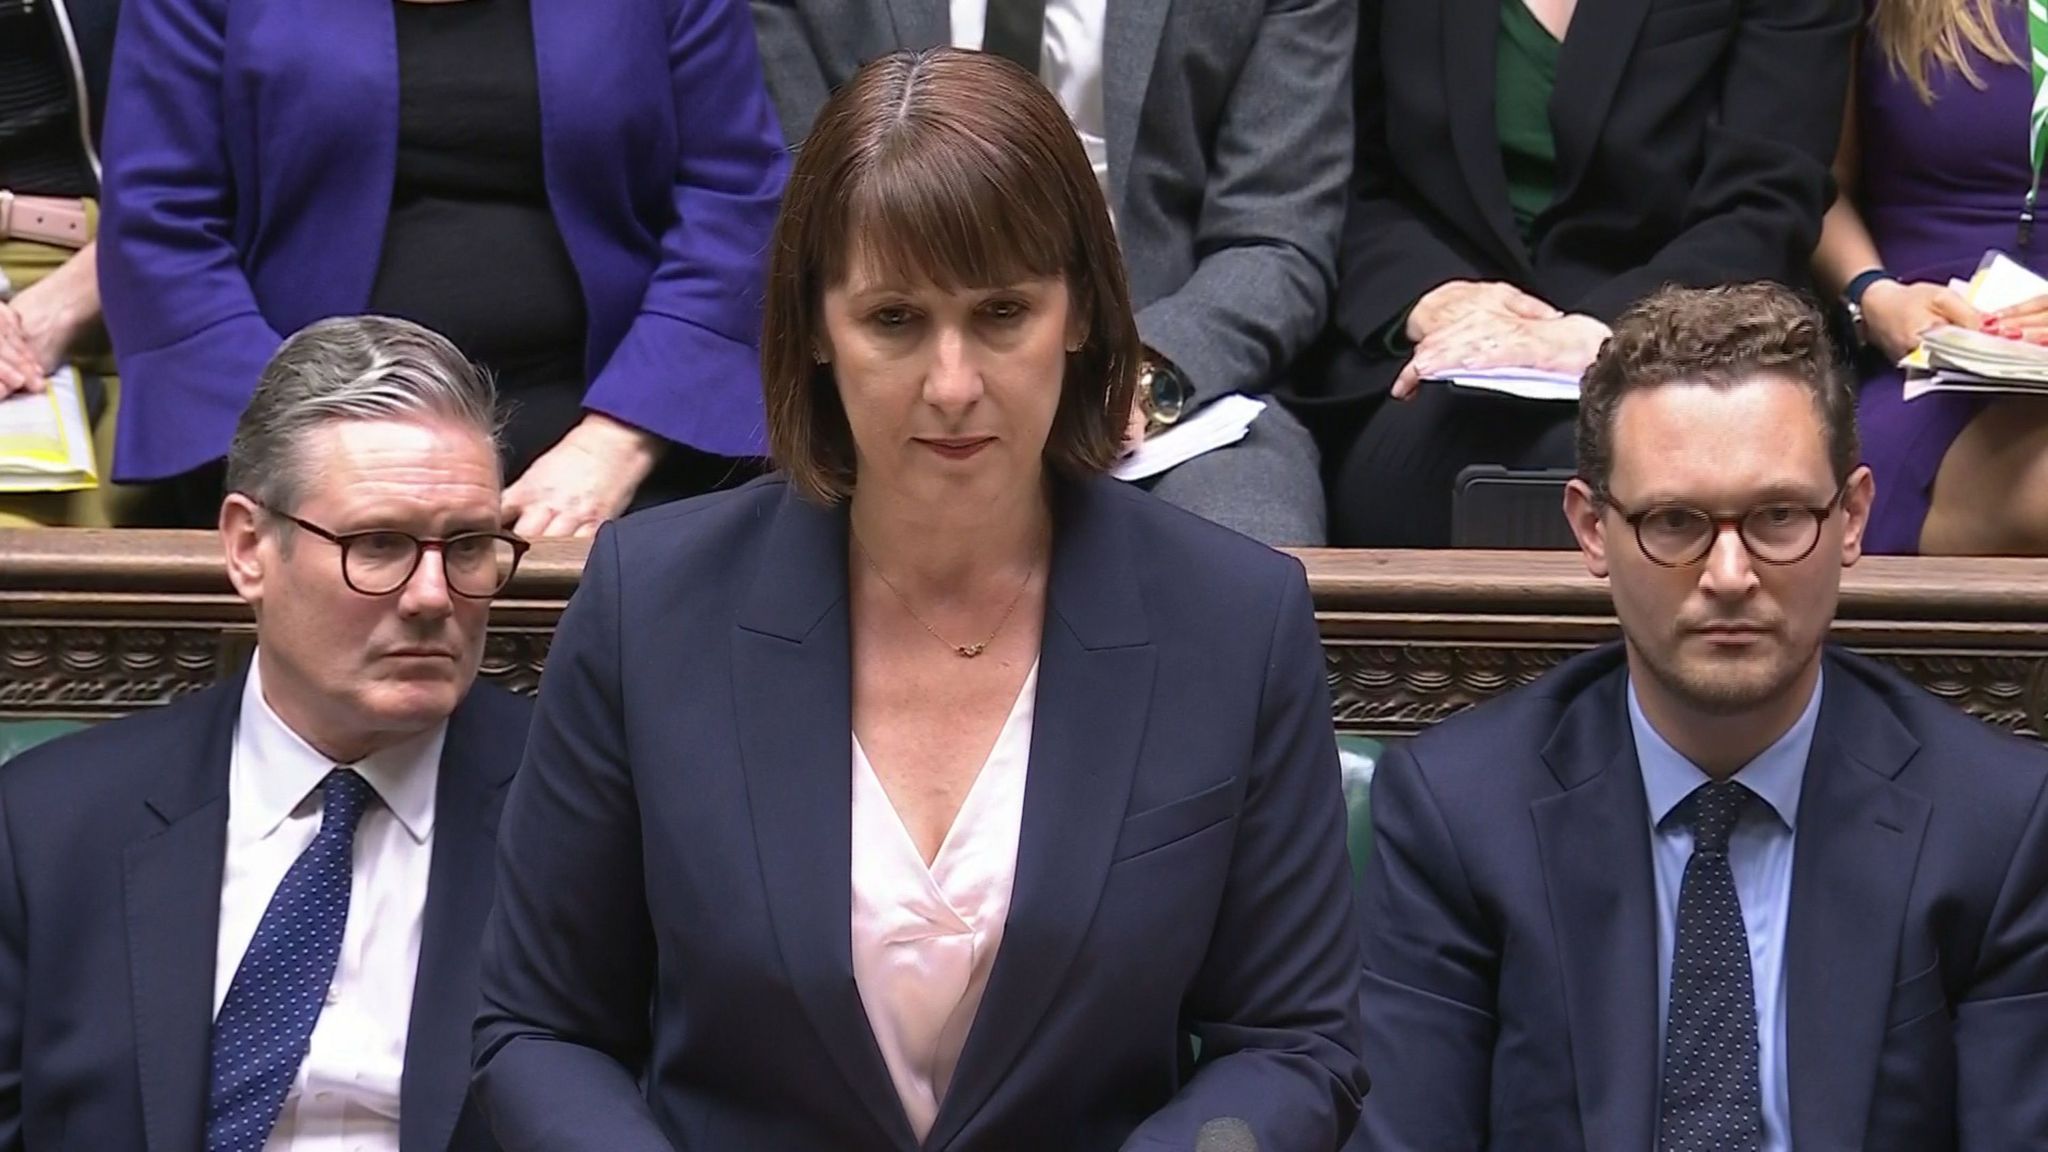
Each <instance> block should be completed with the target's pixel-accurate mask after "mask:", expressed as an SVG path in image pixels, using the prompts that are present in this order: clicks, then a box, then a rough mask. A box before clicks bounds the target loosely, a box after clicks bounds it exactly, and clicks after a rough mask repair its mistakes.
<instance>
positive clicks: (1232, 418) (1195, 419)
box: [1110, 394, 1266, 480]
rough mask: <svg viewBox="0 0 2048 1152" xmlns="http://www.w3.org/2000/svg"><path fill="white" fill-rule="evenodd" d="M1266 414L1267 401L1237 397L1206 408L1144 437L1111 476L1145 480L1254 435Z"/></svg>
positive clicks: (1223, 399) (1204, 406)
mask: <svg viewBox="0 0 2048 1152" xmlns="http://www.w3.org/2000/svg"><path fill="white" fill-rule="evenodd" d="M1265 410H1266V402H1265V401H1264V400H1255V399H1253V398H1252V397H1250V396H1239V395H1235V394H1233V395H1229V396H1225V397H1223V398H1222V399H1219V400H1217V401H1215V402H1213V403H1210V404H1204V405H1203V406H1202V407H1201V408H1200V409H1199V410H1197V411H1196V412H1195V413H1194V414H1193V415H1191V416H1188V417H1187V418H1186V419H1183V420H1182V421H1180V423H1178V424H1175V425H1174V426H1173V427H1171V428H1168V429H1165V430H1164V431H1161V432H1156V433H1154V434H1152V435H1150V436H1147V437H1145V441H1144V443H1142V444H1140V445H1138V450H1137V451H1135V452H1133V453H1131V454H1130V455H1129V456H1126V457H1124V458H1123V460H1122V461H1121V462H1119V463H1118V464H1117V466H1116V467H1115V468H1114V469H1113V470H1111V472H1110V475H1112V476H1115V477H1116V478H1117V479H1119V480H1143V479H1145V478H1146V477H1149V476H1157V475H1159V474H1160V473H1161V472H1164V471H1166V470H1167V469H1168V468H1172V467H1175V466H1176V465H1180V464H1185V463H1187V462H1188V461H1190V460H1193V459H1194V458H1195V457H1197V456H1200V455H1201V454H1202V453H1204V452H1214V451H1215V450H1216V449H1218V448H1222V447H1224V446H1225V445H1228V444H1235V443H1237V442H1238V441H1239V440H1242V439H1244V438H1245V437H1246V436H1247V435H1249V434H1250V433H1251V430H1252V421H1254V420H1257V419H1258V418H1259V413H1261V412H1264V411H1265Z"/></svg>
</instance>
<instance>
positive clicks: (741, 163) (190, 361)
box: [100, 0, 788, 480]
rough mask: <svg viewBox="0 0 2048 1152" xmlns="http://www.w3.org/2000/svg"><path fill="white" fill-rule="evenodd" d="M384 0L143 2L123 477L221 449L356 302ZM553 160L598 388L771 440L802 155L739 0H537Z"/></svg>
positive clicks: (679, 437) (136, 80)
mask: <svg viewBox="0 0 2048 1152" xmlns="http://www.w3.org/2000/svg"><path fill="white" fill-rule="evenodd" d="M392 2H393V0H235V2H234V3H232V4H231V3H229V0H128V3H126V4H124V5H123V7H122V12H121V29H120V35H119V39H118V42H117V46H116V49H115V57H114V72H113V79H112V83H111V90H110V93H109V96H108V113H107V126H106V142H105V150H104V165H105V197H104V200H105V205H106V207H105V216H104V219H103V221H102V223H101V230H100V290H101V294H102V296H103V298H104V303H105V310H106V317H107V327H108V330H109V331H110V333H111V334H112V336H113V339H114V347H115V352H116V354H117V356H118V359H119V364H120V369H121V380H122V389H121V415H120V424H119V428H118V432H117V446H116V451H115V468H114V473H115V478H116V479H119V480H149V479H157V478H161V477H166V476H173V475H176V474H178V473H181V472H185V471H188V470H190V469H192V468H196V467H198V466H200V465H202V464H205V463H207V462H209V461H212V460H215V459H218V458H219V457H221V456H223V455H225V454H226V452H227V447H228V441H229V438H230V437H231V435H232V434H233V431H234V426H235V421H236V419H237V418H238V417H239V416H240V415H241V412H242V408H243V406H244V404H246V403H247V401H248V398H249V395H250V393H251V392H252V391H253V390H254V388H255V385H256V380H257V377H258V376H259V374H260V373H261V371H262V368H263V365H264V363H265V362H266V361H267V360H268V359H269V358H270V355H271V354H272V353H273V352H274V351H276V349H277V347H278V345H279V343H280V342H281V341H282V335H283V334H287V333H290V332H293V331H295V330H297V329H298V328H300V327H302V326H304V325H305V324H308V323H310V322H312V321H314V320H318V319H321V318H323V317H327V316H336V315H346V314H351V313H357V312H361V311H362V310H363V309H364V308H365V307H366V306H367V304H368V301H369V299H370V291H371V286H372V284H373V283H374V281H375V279H376V274H377V264H378V260H379V256H380V253H381V250H382V245H383V237H384V227H385V221H386V218H387V216H388V214H389V210H390V205H391V188H392V181H393V178H394V173H395V172H396V168H397V156H398V49H397V33H396V29H395V27H394V20H393V16H392ZM533 22H534V42H535V55H536V57H537V67H538V72H539V77H540V101H541V121H542V132H541V136H542V156H543V161H544V168H545V171H546V178H547V191H548V197H549V200H550V203H551V204H552V205H553V207H554V212H555V218H556V221H557V224H558V226H559V227H560V229H561V232H562V239H563V242H564V243H565V245H566V246H567V248H568V250H569V257H570V259H571V261H572V262H573V263H574V264H575V267H576V272H577V276H578V278H579V280H580V281H581V282H582V288H583V297H584V303H585V306H586V309H587V311H588V314H589V317H590V320H589V324H590V329H589V333H588V341H587V353H586V355H587V362H586V366H585V367H586V371H587V372H588V375H589V381H590V384H589V390H588V392H587V393H586V394H585V404H586V406H587V407H589V408H592V409H595V410H597V411H600V412H604V413H606V414H608V415H611V416H615V417H617V418H619V419H620V420H624V421H626V422H627V423H630V424H634V425H637V426H639V427H641V428H645V429H648V430H650V431H653V432H656V433H659V434H660V435H662V436H664V437H666V438H668V439H670V440H673V441H677V442H680V443H685V444H690V445H693V446H695V447H697V448H701V449H703V450H705V451H709V452H716V453H721V454H725V455H751V454H756V453H759V452H760V451H761V450H762V446H763V443H764V427H763V421H762V411H761V386H760V367H759V357H758V352H757V349H758V346H759V340H760V309H761V288H762V281H763V279H764V276H765V272H766V251H767V246H768V238H769V233H770V231H771V229H772V228H773V225H774V220H775V212H776V207H777V204H778V202H779V201H780V198H781V195H782V186H783V181H784V180H785V178H786V176H787V172H788V164H787V157H786V154H785V149H784V146H783V141H782V133H781V129H780V128H779V127H778V126H777V123H776V119H775V112H774V108H773V106H772V105H771V104H770V103H769V100H768V95H767V90H766V88H765V87H764V85H763V82H762V79H761V65H760V59H759V57H758V55H757V54H756V52H755V48H754V32H753V25H752V22H751V21H750V19H749V17H748V14H747V9H746V6H745V5H744V4H742V3H740V2H739V0H534V3H533Z"/></svg>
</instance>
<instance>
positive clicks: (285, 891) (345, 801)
mask: <svg viewBox="0 0 2048 1152" xmlns="http://www.w3.org/2000/svg"><path fill="white" fill-rule="evenodd" d="M320 791H321V793H322V797H323V799H322V808H321V813H320V831H319V833H318V834H317V835H315V836H314V837H313V842H312V843H311V844H308V845H307V846H306V850H305V851H304V852H301V853H299V858H298V859H297V860H294V861H292V866H291V869H290V871H287V872H286V873H285V874H284V880H283V881H282V882H280V883H279V884H278V886H277V892H276V893H275V894H274V895H272V896H271V898H270V906H269V907H268V908H265V909H264V910H263V920H262V922H261V923H259V924H257V926H256V936H255V938H254V939H253V940H251V941H250V943H249V951H248V952H246V953H245V954H243V956H242V964H241V967H239V968H237V969H235V979H234V983H232V984H230V985H228V995H227V999H226V1000H225V1001H223V1002H222V1003H221V1006H220V1015H219V1016H218V1017H216V1018H215V1019H214V1022H213V1087H212V1091H211V1092H210V1093H209V1096H208V1100H207V1105H206V1152H261V1149H262V1148H263V1143H264V1141H265V1140H268V1139H269V1138H270V1129H271V1128H272V1126H274V1125H275V1124H276V1123H277V1114H278V1111H279V1110H280V1109H282V1108H283V1107H284V1098H285V1093H286V1092H287V1091H289V1090H290V1088H291V1085H292V1080H293V1079H294V1078H295V1077H297V1076H298V1074H299V1065H300V1063H302V1062H303V1061H304V1060H305V1058H306V1046H307V1044H308V1043H310V1042H311V1041H312V1038H313V1022H314V1021H315V1020H318V1019H319V1018H320V1007H321V1005H322V1004H324V1003H325V1002H326V1000H327V991H328V987H329V985H331V984H333V983H334V966H335V963H336V961H338V960H339V959H340V957H341V934H342V929H344V928H346V927H347V926H348V899H349V878H350V875H351V873H352V872H353V871H354V864H355V851H354V848H355V839H356V822H357V821H359V820H361V819H362V816H363V810H364V809H365V808H367V807H369V804H370V797H371V796H372V795H373V793H372V792H371V790H370V785H369V783H368V782H366V781H365V780H364V779H363V778H362V777H361V776H358V775H356V774H355V773H354V772H353V771H350V770H349V769H347V768H337V769H335V770H334V771H332V772H330V773H328V774H327V779H326V780H324V781H322V782H321V785H320Z"/></svg>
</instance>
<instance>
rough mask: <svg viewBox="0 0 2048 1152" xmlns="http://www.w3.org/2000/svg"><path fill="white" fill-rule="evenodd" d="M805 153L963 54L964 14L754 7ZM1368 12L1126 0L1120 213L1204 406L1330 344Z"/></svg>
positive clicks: (1159, 318) (893, 7)
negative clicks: (953, 30) (897, 82)
mask: <svg viewBox="0 0 2048 1152" xmlns="http://www.w3.org/2000/svg"><path fill="white" fill-rule="evenodd" d="M751 3H752V6H753V10H754V27H755V31H756V34H757V35H758V37H759V39H760V45H761V63H762V66H763V67H764V68H765V69H766V71H767V74H768V88H769V92H770V94H771V95H773V96H774V98H775V107H776V110H777V112H779V113H780V114H781V116H782V126H783V131H784V133H785V134H786V135H787V137H788V138H789V139H790V140H791V141H800V140H802V139H803V137H804V136H805V135H806V134H807V133H808V132H809V131H810V125H811V120H812V119H813V118H814V117H815V116H816V115H817V112H818V109H819V108H820V107H821V106H822V105H823V104H824V102H825V97H826V94H827V93H829V92H830V91H831V89H832V88H833V87H834V86H835V85H837V84H840V83H841V82H843V81H845V80H846V79H847V78H848V77H850V76H852V75H853V73H854V71H855V70H856V69H858V68H859V67H860V65H861V64H862V63H864V62H866V61H868V60H870V59H873V58H874V57H876V56H879V55H882V54H883V53H885V52H889V51H893V50H895V49H898V48H929V47H933V46H935V45H939V44H945V43H949V42H950V41H951V39H952V37H951V34H950V26H951V20H950V14H949V8H950V5H949V4H948V0H751ZM1357 24H1358V0H1263V2H1261V0H1109V10H1108V30H1107V32H1106V33H1105V36H1104V41H1105V43H1104V45H1103V76H1102V86H1103V93H1102V101H1103V114H1104V120H1105V121H1106V122H1107V130H1106V132H1105V136H1106V137H1107V139H1108V144H1109V193H1110V195H1109V200H1110V207H1111V209H1112V210H1113V211H1114V212H1115V213H1116V222H1117V234H1118V238H1119V239H1120V240H1121V241H1122V244H1123V250H1124V261H1125V263H1126V265H1127V267H1128V269H1129V273H1130V278H1131V293H1132V297H1133V302H1134V303H1135V304H1136V306H1137V308H1138V331H1139V334H1140V335H1142V336H1143V337H1144V340H1145V343H1146V345H1147V346H1148V347H1150V348H1152V349H1153V350H1154V351H1156V352H1158V353H1159V354H1160V355H1162V356H1165V357H1166V358H1167V359H1168V360H1171V361H1172V362H1173V363H1174V364H1175V365H1176V366H1177V367H1179V368H1180V370H1181V372H1182V373H1184V374H1185V375H1186V376H1187V378H1188V381H1189V383H1190V384H1192V385H1193V387H1194V390H1195V397H1196V399H1197V401H1207V400H1210V399H1213V398H1215V397H1217V396H1221V395H1224V394H1226V393H1230V392H1263V391H1266V390H1267V389H1268V388H1269V387H1271V386H1272V385H1273V383H1274V377H1275V376H1276V375H1277V374H1278V373H1279V372H1280V370H1281V369H1283V368H1285V367H1286V366H1287V364H1288V362H1289V361H1291V360H1293V359H1294V357H1295V356H1296V355H1298V354H1299V353H1300V352H1301V351H1302V350H1303V349H1304V348H1306V347H1307V346H1308V344H1309V342H1310V341H1311V340H1312V339H1314V337H1315V335H1316V333H1317V332H1318V331H1320V330H1321V328H1322V325H1323V319H1324V316H1325V315H1326V313H1327V312H1328V308H1329V302H1330V296H1331V293H1332V292H1333V291H1335V284H1336V277H1337V264H1336V262H1337V244H1338V239H1339V237H1340V235H1341V234H1342V232H1343V228H1344V210H1345V187H1346V184H1347V182H1348V181H1349V179H1350V176H1351V152H1352V147H1353V138H1352V137H1353V133H1352V117H1353V114H1354V113H1353V107H1352V100H1351V59H1352V54H1353V51H1354V49H1355V47H1356V41H1357V31H1356V30H1357Z"/></svg>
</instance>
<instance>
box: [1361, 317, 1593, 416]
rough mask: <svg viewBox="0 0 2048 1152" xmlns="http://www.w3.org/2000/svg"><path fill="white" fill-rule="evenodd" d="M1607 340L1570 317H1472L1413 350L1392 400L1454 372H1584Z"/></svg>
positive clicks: (1588, 323) (1587, 321) (1589, 321)
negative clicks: (1535, 369) (1520, 369)
mask: <svg viewBox="0 0 2048 1152" xmlns="http://www.w3.org/2000/svg"><path fill="white" fill-rule="evenodd" d="M1609 335H1610V333H1609V331H1608V328H1607V325H1605V324H1602V323H1601V322H1600V321H1598V320H1595V319H1594V318H1592V317H1591V316H1584V315H1579V314H1576V313H1575V314H1572V315H1565V316H1558V317H1555V318H1553V319H1547V320H1532V319H1528V318H1526V317H1520V316H1504V315H1500V314H1498V313H1489V312H1480V313H1474V314H1472V315H1469V316H1467V317H1465V318H1464V319H1462V320H1458V321H1456V322H1454V323H1452V324H1450V325H1448V326H1446V327H1444V328H1443V329H1441V330H1439V331H1438V332H1437V333H1436V334H1435V335H1432V336H1431V337H1429V338H1428V339H1426V340H1424V341H1423V342H1422V343H1421V344H1419V345H1417V346H1416V349H1415V356H1414V358H1413V359H1411V360H1410V361H1409V362H1408V367H1407V368H1406V369H1404V370H1403V372H1402V374H1401V380H1399V381H1397V382H1396V384H1395V388H1394V396H1395V398H1396V399H1406V398H1407V397H1408V396H1410V395H1412V394H1413V393H1414V391H1415V389H1416V387H1417V386H1418V385H1419V384H1420V383H1421V382H1422V381H1423V380H1426V379H1428V378H1430V377H1432V376H1436V375H1438V374H1440V373H1444V372H1450V371H1456V370H1458V369H1477V368H1539V369H1543V370H1545V371H1550V372H1566V373H1573V374H1576V373H1580V372H1584V371H1585V370H1586V366H1587V365H1589V364H1591V363H1592V362H1593V358H1594V357H1595V356H1598V355H1599V354H1600V345H1601V344H1602V343H1603V342H1604V341H1606V339H1607V337H1608V336H1609ZM1403 384H1405V385H1406V387H1405V389H1404V388H1403V387H1402V385H1403Z"/></svg>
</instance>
